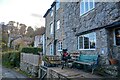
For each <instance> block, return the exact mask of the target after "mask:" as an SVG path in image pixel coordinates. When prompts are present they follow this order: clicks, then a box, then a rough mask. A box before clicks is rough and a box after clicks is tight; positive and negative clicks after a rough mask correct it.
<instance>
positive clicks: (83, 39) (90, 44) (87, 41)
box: [78, 32, 96, 49]
mask: <svg viewBox="0 0 120 80" xmlns="http://www.w3.org/2000/svg"><path fill="white" fill-rule="evenodd" d="M95 47H96V33H95V32H92V33H89V34H85V35H82V36H80V37H79V38H78V49H95Z"/></svg>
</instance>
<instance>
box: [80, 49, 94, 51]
mask: <svg viewBox="0 0 120 80" xmlns="http://www.w3.org/2000/svg"><path fill="white" fill-rule="evenodd" d="M78 50H82V51H95V50H96V49H78Z"/></svg>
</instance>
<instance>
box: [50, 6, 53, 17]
mask: <svg viewBox="0 0 120 80" xmlns="http://www.w3.org/2000/svg"><path fill="white" fill-rule="evenodd" d="M50 16H51V17H52V16H53V8H52V9H51V12H50Z"/></svg>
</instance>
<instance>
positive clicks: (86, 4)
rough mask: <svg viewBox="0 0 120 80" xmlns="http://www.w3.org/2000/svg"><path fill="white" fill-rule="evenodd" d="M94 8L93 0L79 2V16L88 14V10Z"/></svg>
mask: <svg viewBox="0 0 120 80" xmlns="http://www.w3.org/2000/svg"><path fill="white" fill-rule="evenodd" d="M94 6H95V2H94V0H82V1H81V2H80V15H82V14H84V13H86V12H88V11H89V10H91V9H93V8H94Z"/></svg>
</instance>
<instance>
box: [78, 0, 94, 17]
mask: <svg viewBox="0 0 120 80" xmlns="http://www.w3.org/2000/svg"><path fill="white" fill-rule="evenodd" d="M86 1H87V2H88V10H87V11H85V8H86V7H85V2H86ZM90 1H93V8H90ZM82 2H83V3H84V13H81V8H82V7H81V3H82ZM94 8H95V1H94V0H81V1H80V16H82V15H84V14H86V13H88V12H89V11H91V10H92V9H94Z"/></svg>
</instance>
